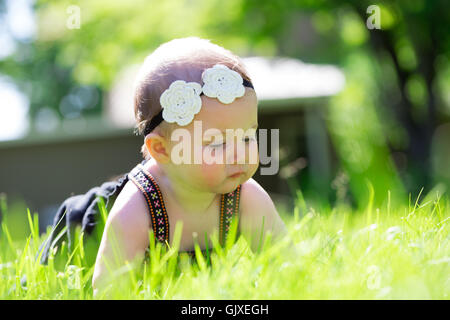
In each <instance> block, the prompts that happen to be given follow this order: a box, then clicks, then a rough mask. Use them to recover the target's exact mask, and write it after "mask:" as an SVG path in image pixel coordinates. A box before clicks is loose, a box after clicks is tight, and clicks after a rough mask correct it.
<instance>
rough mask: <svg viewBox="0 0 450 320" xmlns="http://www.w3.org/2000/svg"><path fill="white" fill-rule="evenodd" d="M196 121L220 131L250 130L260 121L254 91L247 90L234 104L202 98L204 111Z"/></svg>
mask: <svg viewBox="0 0 450 320" xmlns="http://www.w3.org/2000/svg"><path fill="white" fill-rule="evenodd" d="M195 120H200V121H202V122H203V123H204V124H205V127H214V128H219V129H221V130H222V129H223V130H225V129H227V128H237V127H239V128H243V129H245V128H250V127H252V126H253V125H254V124H255V123H256V124H257V121H258V101H257V98H256V94H255V92H254V90H253V89H250V88H247V89H246V92H245V95H244V96H243V97H241V98H237V99H236V100H235V101H234V102H233V103H230V104H223V103H221V102H220V101H219V100H218V99H216V98H209V97H205V96H202V109H201V110H200V112H199V113H198V114H197V115H196V117H195Z"/></svg>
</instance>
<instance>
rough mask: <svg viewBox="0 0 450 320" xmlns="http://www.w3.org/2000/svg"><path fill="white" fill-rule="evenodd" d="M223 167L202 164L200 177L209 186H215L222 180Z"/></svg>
mask: <svg viewBox="0 0 450 320" xmlns="http://www.w3.org/2000/svg"><path fill="white" fill-rule="evenodd" d="M222 166H223V165H220V164H203V165H202V169H201V170H202V173H201V174H202V177H203V181H205V183H206V184H207V185H208V186H209V187H213V186H217V184H218V183H220V182H221V181H222V179H223V168H222Z"/></svg>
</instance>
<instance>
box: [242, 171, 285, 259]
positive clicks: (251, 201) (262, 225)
mask: <svg viewBox="0 0 450 320" xmlns="http://www.w3.org/2000/svg"><path fill="white" fill-rule="evenodd" d="M240 201H241V203H240V222H239V225H240V231H241V233H242V234H243V235H244V237H245V238H246V239H247V241H248V242H249V243H250V245H251V248H252V250H253V251H254V252H256V251H257V250H258V249H259V248H260V247H261V246H262V245H263V244H264V239H265V237H266V236H267V233H268V232H269V231H270V232H271V233H272V237H273V239H274V240H277V239H279V238H281V237H283V236H284V235H286V234H287V229H286V226H285V224H284V222H283V220H281V218H280V216H279V214H278V212H277V210H276V208H275V205H274V204H273V201H272V199H271V198H270V196H269V195H268V194H267V192H266V191H265V190H264V189H263V188H262V187H261V186H260V185H259V183H258V182H256V181H255V180H254V179H249V180H248V181H246V182H245V183H244V184H242V189H241V200H240Z"/></svg>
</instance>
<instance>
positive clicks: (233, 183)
mask: <svg viewBox="0 0 450 320" xmlns="http://www.w3.org/2000/svg"><path fill="white" fill-rule="evenodd" d="M247 180H248V178H247V177H245V176H244V175H243V176H241V177H237V178H226V179H225V181H224V182H223V183H222V184H221V185H220V186H217V187H215V188H213V189H214V190H211V191H212V192H214V193H217V194H225V193H229V192H233V191H234V190H236V188H237V187H238V186H239V185H240V184H243V183H244V182H245V181H247Z"/></svg>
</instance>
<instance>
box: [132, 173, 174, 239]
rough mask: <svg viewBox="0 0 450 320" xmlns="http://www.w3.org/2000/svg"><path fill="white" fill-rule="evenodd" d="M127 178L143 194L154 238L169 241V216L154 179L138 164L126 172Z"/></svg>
mask: <svg viewBox="0 0 450 320" xmlns="http://www.w3.org/2000/svg"><path fill="white" fill-rule="evenodd" d="M128 178H129V179H130V180H131V181H133V182H134V184H136V186H137V187H138V188H139V190H141V191H142V193H143V194H144V197H145V200H146V202H147V206H148V210H149V212H150V216H151V219H152V228H153V234H154V235H155V239H156V240H157V241H160V242H162V243H166V242H167V243H168V242H169V217H168V216H167V211H166V207H165V205H164V200H163V197H162V193H161V190H160V189H159V187H158V184H157V183H156V181H155V179H154V178H153V177H152V176H151V174H149V173H148V172H146V171H145V170H144V167H143V166H142V165H141V164H138V165H137V166H136V167H135V168H134V169H133V170H131V172H130V173H129V174H128Z"/></svg>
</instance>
